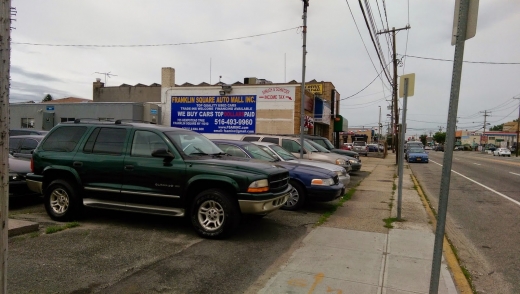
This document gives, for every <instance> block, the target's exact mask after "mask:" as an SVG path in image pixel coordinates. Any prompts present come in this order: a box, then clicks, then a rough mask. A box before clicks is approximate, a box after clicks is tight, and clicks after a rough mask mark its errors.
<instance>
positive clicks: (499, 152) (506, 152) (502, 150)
mask: <svg viewBox="0 0 520 294" xmlns="http://www.w3.org/2000/svg"><path fill="white" fill-rule="evenodd" d="M493 156H504V157H506V156H508V157H511V151H509V149H507V148H497V149H495V150H494V151H493Z"/></svg>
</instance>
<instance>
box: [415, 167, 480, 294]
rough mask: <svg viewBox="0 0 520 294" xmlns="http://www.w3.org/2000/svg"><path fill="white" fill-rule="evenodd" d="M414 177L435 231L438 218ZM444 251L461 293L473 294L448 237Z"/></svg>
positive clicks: (444, 244) (444, 242)
mask: <svg viewBox="0 0 520 294" xmlns="http://www.w3.org/2000/svg"><path fill="white" fill-rule="evenodd" d="M410 176H411V177H412V180H413V182H414V185H415V186H416V187H417V192H418V194H419V196H420V197H421V200H422V202H423V204H424V207H425V208H426V212H427V213H428V216H429V217H430V220H431V221H432V225H433V227H434V229H435V227H436V226H437V218H436V217H435V215H434V214H433V210H432V208H431V207H430V204H429V203H428V201H427V200H426V196H425V195H424V192H423V191H422V189H421V186H419V182H418V181H417V179H416V178H415V176H414V175H413V173H412V174H411V175H410ZM442 244H443V245H442V249H443V252H444V257H445V259H446V263H447V264H448V267H449V268H450V271H451V273H452V275H453V281H454V282H455V285H456V286H457V288H458V289H459V291H460V293H473V290H472V289H471V286H470V284H469V282H468V280H467V279H466V276H465V275H464V273H463V272H462V270H461V269H460V264H459V262H458V260H457V257H456V256H455V253H453V250H452V249H451V247H450V245H449V242H448V239H447V238H446V235H444V241H443V242H442Z"/></svg>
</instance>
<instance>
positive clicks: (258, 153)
mask: <svg viewBox="0 0 520 294" xmlns="http://www.w3.org/2000/svg"><path fill="white" fill-rule="evenodd" d="M242 148H244V149H245V150H247V151H248V152H249V153H250V154H251V156H253V158H255V159H260V160H264V161H276V160H277V159H278V158H276V155H274V154H273V155H271V154H269V153H267V152H266V151H265V150H263V149H262V148H260V146H258V145H256V144H253V143H251V144H247V145H244V146H243V147H242Z"/></svg>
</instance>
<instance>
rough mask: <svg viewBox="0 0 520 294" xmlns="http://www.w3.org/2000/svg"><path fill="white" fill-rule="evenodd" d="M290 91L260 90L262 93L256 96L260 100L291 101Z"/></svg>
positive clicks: (277, 88)
mask: <svg viewBox="0 0 520 294" xmlns="http://www.w3.org/2000/svg"><path fill="white" fill-rule="evenodd" d="M291 92H292V91H291V90H289V89H286V88H280V87H272V88H267V89H264V90H262V93H261V94H260V95H259V96H258V99H260V100H270V101H277V100H293V99H294V97H293V94H292V93H291Z"/></svg>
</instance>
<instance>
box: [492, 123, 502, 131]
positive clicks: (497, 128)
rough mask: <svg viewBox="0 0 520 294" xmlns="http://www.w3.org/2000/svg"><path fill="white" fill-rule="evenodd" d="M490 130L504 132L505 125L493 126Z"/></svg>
mask: <svg viewBox="0 0 520 294" xmlns="http://www.w3.org/2000/svg"><path fill="white" fill-rule="evenodd" d="M489 130H490V131H503V130H504V124H499V125H496V126H493V127H492V128H490V129H489Z"/></svg>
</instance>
